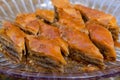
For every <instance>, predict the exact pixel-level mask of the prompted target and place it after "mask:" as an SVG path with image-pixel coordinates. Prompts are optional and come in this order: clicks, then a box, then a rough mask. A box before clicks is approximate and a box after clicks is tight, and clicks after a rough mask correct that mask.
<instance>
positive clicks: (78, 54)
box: [60, 26, 104, 68]
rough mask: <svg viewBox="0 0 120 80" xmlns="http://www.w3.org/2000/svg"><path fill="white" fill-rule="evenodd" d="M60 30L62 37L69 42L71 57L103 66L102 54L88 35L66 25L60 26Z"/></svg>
mask: <svg viewBox="0 0 120 80" xmlns="http://www.w3.org/2000/svg"><path fill="white" fill-rule="evenodd" d="M60 32H61V34H62V38H63V39H64V40H65V41H66V42H67V43H68V44H69V49H70V56H71V58H73V59H75V60H78V61H81V59H83V60H85V61H87V62H90V63H93V64H96V65H98V66H99V67H101V68H103V67H104V63H103V56H102V54H101V53H100V51H99V50H98V48H97V47H96V46H95V45H94V44H93V43H92V41H91V40H90V39H89V37H88V35H86V34H85V33H84V32H80V31H78V30H76V29H72V28H69V27H66V26H63V27H60Z"/></svg>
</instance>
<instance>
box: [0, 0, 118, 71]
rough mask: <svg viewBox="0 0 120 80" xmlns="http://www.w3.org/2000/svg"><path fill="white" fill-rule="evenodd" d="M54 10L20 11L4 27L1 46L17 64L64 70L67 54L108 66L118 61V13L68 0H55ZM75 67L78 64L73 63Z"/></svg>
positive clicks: (0, 33) (72, 57)
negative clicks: (91, 7)
mask: <svg viewBox="0 0 120 80" xmlns="http://www.w3.org/2000/svg"><path fill="white" fill-rule="evenodd" d="M52 3H53V6H54V10H43V9H37V10H36V11H35V12H34V13H24V14H19V15H18V16H17V17H16V19H15V20H14V22H4V23H3V27H2V29H0V44H1V48H2V49H4V50H5V51H6V52H7V53H4V55H6V57H7V58H10V59H11V60H12V61H14V62H16V63H25V64H30V65H31V66H33V67H35V68H36V69H37V68H39V67H43V68H45V69H48V70H50V71H52V72H64V67H65V66H67V65H69V64H68V63H67V62H68V61H66V59H65V57H68V58H71V59H72V60H75V61H77V62H81V61H84V62H87V63H90V64H93V65H96V66H98V67H99V68H101V69H104V68H105V64H104V61H115V60H116V52H115V49H114V41H117V39H118V32H119V30H118V25H117V22H116V19H115V17H114V16H112V15H110V14H106V13H104V12H101V11H98V10H94V9H90V8H88V7H84V6H82V5H73V4H70V2H69V1H68V0H52ZM73 67H74V65H73Z"/></svg>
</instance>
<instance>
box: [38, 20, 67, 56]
mask: <svg viewBox="0 0 120 80" xmlns="http://www.w3.org/2000/svg"><path fill="white" fill-rule="evenodd" d="M39 24H40V36H44V37H46V38H48V39H50V40H53V41H54V43H55V44H58V45H59V46H60V48H61V50H62V52H63V53H64V54H65V55H66V56H67V55H68V54H69V50H68V44H67V43H66V42H65V41H64V40H63V39H62V38H61V37H60V32H59V29H58V28H57V27H55V26H52V25H48V24H46V23H44V22H42V21H39Z"/></svg>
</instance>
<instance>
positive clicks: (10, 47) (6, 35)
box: [0, 22, 26, 63]
mask: <svg viewBox="0 0 120 80" xmlns="http://www.w3.org/2000/svg"><path fill="white" fill-rule="evenodd" d="M25 36H26V34H24V32H22V31H21V30H20V29H19V28H18V27H16V26H15V25H13V24H12V23H10V22H5V23H4V24H3V29H1V30H0V43H1V44H2V48H3V50H6V51H7V52H8V53H7V54H6V53H5V55H6V57H8V58H9V59H11V60H12V61H14V62H15V63H21V62H23V61H24V60H25V55H26V50H25V40H24V38H25Z"/></svg>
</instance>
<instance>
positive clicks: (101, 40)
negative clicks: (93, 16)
mask: <svg viewBox="0 0 120 80" xmlns="http://www.w3.org/2000/svg"><path fill="white" fill-rule="evenodd" d="M86 27H87V29H88V31H89V33H90V34H89V35H90V38H91V40H92V41H93V43H94V44H95V45H96V46H97V47H98V48H99V49H100V51H101V53H102V54H103V56H104V58H105V60H107V61H115V60H116V52H115V49H114V41H113V38H112V35H111V33H110V32H109V31H108V30H107V29H106V28H105V27H103V26H102V25H100V24H98V23H97V22H96V21H88V22H87V23H86Z"/></svg>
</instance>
